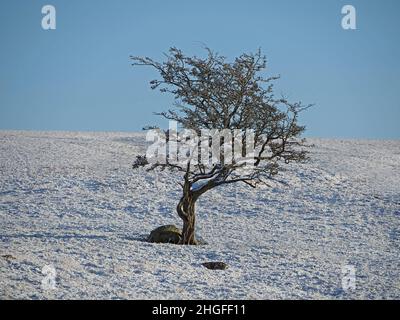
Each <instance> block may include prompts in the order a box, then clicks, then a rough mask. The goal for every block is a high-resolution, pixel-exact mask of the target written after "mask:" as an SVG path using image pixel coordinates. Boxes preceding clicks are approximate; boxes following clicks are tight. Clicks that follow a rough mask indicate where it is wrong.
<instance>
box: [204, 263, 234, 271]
mask: <svg viewBox="0 0 400 320" xmlns="http://www.w3.org/2000/svg"><path fill="white" fill-rule="evenodd" d="M202 265H203V266H204V267H206V268H207V269H210V270H225V269H226V268H228V265H227V264H226V263H225V262H204V263H202Z"/></svg>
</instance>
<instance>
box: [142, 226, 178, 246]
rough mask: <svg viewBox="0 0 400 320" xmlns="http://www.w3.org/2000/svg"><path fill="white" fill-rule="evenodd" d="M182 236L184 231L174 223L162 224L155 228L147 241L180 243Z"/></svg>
mask: <svg viewBox="0 0 400 320" xmlns="http://www.w3.org/2000/svg"><path fill="white" fill-rule="evenodd" d="M181 238H182V231H181V230H180V229H179V228H177V227H176V226H174V225H172V224H171V225H167V226H161V227H158V228H156V229H154V230H153V231H152V232H151V233H150V235H149V237H148V238H147V241H149V242H155V243H174V244H178V243H179V241H180V240H181Z"/></svg>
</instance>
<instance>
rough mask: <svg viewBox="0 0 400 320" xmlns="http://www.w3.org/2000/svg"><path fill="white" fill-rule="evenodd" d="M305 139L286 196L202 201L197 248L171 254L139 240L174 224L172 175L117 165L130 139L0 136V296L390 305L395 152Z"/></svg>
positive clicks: (397, 268)
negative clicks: (214, 264) (303, 160)
mask: <svg viewBox="0 0 400 320" xmlns="http://www.w3.org/2000/svg"><path fill="white" fill-rule="evenodd" d="M308 141H309V142H310V143H312V144H314V147H313V148H311V150H310V151H311V154H310V156H311V160H310V162H309V163H307V164H301V165H289V166H287V169H288V170H287V171H285V172H282V173H281V174H280V176H279V179H281V180H283V181H285V182H287V185H285V184H280V183H272V184H271V186H270V187H262V188H258V189H252V188H250V187H248V186H246V185H245V184H236V185H229V186H225V187H220V188H219V189H215V190H213V191H211V192H209V193H206V194H205V195H203V196H202V198H200V200H199V202H198V205H197V215H198V217H197V233H198V236H199V237H201V238H202V239H204V240H205V241H207V242H208V244H206V245H200V246H179V245H173V244H152V243H148V242H145V241H143V239H144V238H146V236H147V235H148V234H149V233H150V231H151V230H152V229H154V228H156V227H158V226H160V225H165V224H175V225H177V226H179V227H180V226H181V221H180V219H179V217H178V216H177V214H176V212H175V208H176V205H177V203H178V200H179V197H180V187H179V185H178V184H177V182H178V181H180V179H179V177H176V175H174V174H172V173H170V172H160V173H157V174H156V173H154V172H146V171H145V170H144V169H142V168H141V169H137V170H133V169H132V168H131V165H132V163H133V161H134V158H135V156H136V155H137V154H139V153H142V152H143V151H144V150H145V147H146V142H145V136H144V134H143V133H83V132H34V131H31V132H28V131H0V255H1V256H0V299H393V298H396V299H399V298H400V220H399V219H400V141H399V140H397V141H396V140H393V141H378V140H376V141H375V140H338V139H336V140H335V139H308ZM6 255H11V257H10V256H6ZM207 261H223V262H225V263H227V264H228V266H229V268H228V269H227V270H224V271H220V270H219V271H218V270H208V269H206V268H204V267H203V266H202V263H203V262H207ZM46 265H50V266H53V267H54V268H55V270H56V279H55V288H54V289H51V288H50V289H49V288H46V287H43V285H42V281H43V279H44V277H45V275H44V274H42V268H43V267H44V266H46ZM345 265H351V266H353V267H354V270H355V285H356V287H355V289H350V290H344V289H343V287H342V279H343V274H342V268H343V266H345Z"/></svg>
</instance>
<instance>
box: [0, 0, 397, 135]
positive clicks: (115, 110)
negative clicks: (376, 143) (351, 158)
mask: <svg viewBox="0 0 400 320" xmlns="http://www.w3.org/2000/svg"><path fill="white" fill-rule="evenodd" d="M46 4H51V5H53V6H55V8H56V19H57V29H56V30H47V31H45V30H43V29H42V27H41V19H42V17H43V14H42V13H41V9H42V6H44V5H46ZM345 4H351V5H353V6H354V7H355V8H356V13H357V15H356V17H357V30H344V29H342V27H341V19H342V16H343V15H342V14H341V8H342V6H343V5H345ZM399 16H400V1H398V0H383V1H378V0H346V1H341V0H323V1H322V0H283V1H282V0H279V1H278V0H274V1H267V0H262V1H261V0H260V1H251V0H248V1H244V0H242V1H233V0H227V1H217V0H212V1H204V0H203V1H190V0H171V1H165V0H164V1H162V0H160V1H156V0H153V1H135V0H129V1H128V0H126V1H123V0H114V1H111V0H110V1H99V0H96V1H95V0H93V1H91V0H85V1H78V0H63V1H61V0H46V1H37V0H29V1H26V0H2V1H1V3H0V41H1V42H0V45H1V47H0V48H1V50H0V129H25V130H84V131H87V130H89V131H137V130H140V129H141V128H142V127H143V126H145V125H146V124H158V125H161V126H163V127H165V125H166V122H165V120H162V119H160V118H159V117H157V116H154V115H153V112H156V111H160V110H163V109H166V108H168V107H169V106H170V105H171V102H172V97H170V96H168V95H163V94H161V93H158V92H156V91H152V90H151V89H150V88H149V84H148V82H149V81H150V80H151V79H153V78H154V77H155V76H156V75H157V74H156V73H155V72H154V71H153V70H151V69H146V68H137V67H136V68H133V67H131V66H130V63H131V62H130V60H129V55H131V54H132V55H146V56H150V57H153V58H155V59H162V57H163V56H162V53H163V52H166V51H167V50H168V48H169V47H170V46H176V47H178V48H181V49H182V50H183V51H184V52H186V53H188V54H197V55H201V54H202V52H203V49H202V47H203V44H206V45H207V46H209V47H210V48H212V49H214V50H215V51H218V52H219V53H221V54H223V55H225V56H227V57H229V58H234V57H235V56H237V55H239V54H240V53H242V52H249V51H255V50H257V48H259V47H261V49H262V50H263V51H264V53H265V54H266V55H267V58H268V72H269V74H270V75H276V74H280V75H281V79H280V80H279V82H278V84H277V93H278V94H280V93H284V94H286V95H287V96H288V97H289V98H290V99H292V100H301V101H303V102H305V103H315V104H316V106H315V107H314V108H312V109H309V110H308V111H307V112H306V113H305V114H304V115H303V116H302V119H301V120H302V123H303V124H306V125H307V127H308V131H307V134H306V136H314V137H343V138H395V139H399V138H400V124H399V121H400V99H399V93H400V81H399V75H400V42H399V39H400V19H399Z"/></svg>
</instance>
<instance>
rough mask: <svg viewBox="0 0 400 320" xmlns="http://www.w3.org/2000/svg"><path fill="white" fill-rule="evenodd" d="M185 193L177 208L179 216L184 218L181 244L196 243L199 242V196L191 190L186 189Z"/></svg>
mask: <svg viewBox="0 0 400 320" xmlns="http://www.w3.org/2000/svg"><path fill="white" fill-rule="evenodd" d="M183 193H184V194H183V196H182V198H181V199H180V201H179V203H178V206H177V208H176V209H177V212H178V215H179V217H180V218H181V219H182V220H183V228H182V239H181V244H188V245H195V244H197V241H196V237H195V223H196V211H195V203H196V200H197V197H196V196H195V195H194V194H193V192H191V191H190V190H184V192H183Z"/></svg>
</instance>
